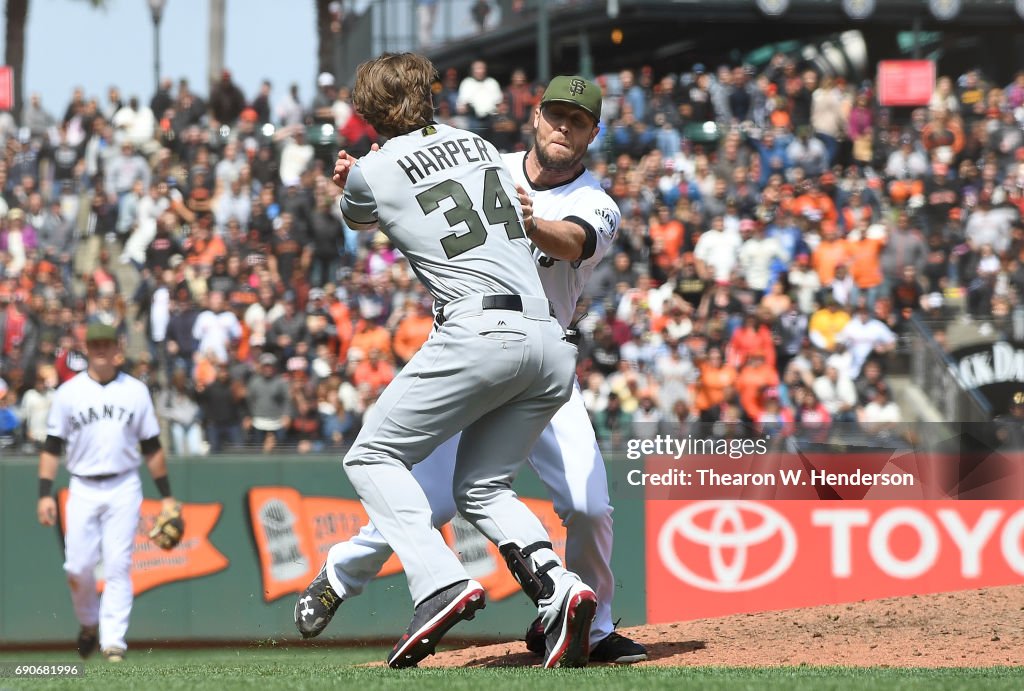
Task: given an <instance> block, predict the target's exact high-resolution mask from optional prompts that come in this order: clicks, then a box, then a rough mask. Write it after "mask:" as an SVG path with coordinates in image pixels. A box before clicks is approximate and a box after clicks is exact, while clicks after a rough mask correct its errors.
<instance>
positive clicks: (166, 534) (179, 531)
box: [149, 503, 185, 549]
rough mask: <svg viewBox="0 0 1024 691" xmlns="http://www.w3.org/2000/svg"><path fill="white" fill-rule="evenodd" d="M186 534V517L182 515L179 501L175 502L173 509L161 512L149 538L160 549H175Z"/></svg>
mask: <svg viewBox="0 0 1024 691" xmlns="http://www.w3.org/2000/svg"><path fill="white" fill-rule="evenodd" d="M184 534H185V519H183V518H182V517H181V504H180V503H179V504H175V505H174V508H173V509H170V510H164V511H161V512H160V515H159V516H157V519H156V523H155V524H154V525H153V529H152V530H151V531H149V538H150V539H151V540H152V541H153V542H154V543H155V544H156V546H157V547H159V548H160V549H174V548H175V546H177V544H178V543H179V542H181V538H182V536H184Z"/></svg>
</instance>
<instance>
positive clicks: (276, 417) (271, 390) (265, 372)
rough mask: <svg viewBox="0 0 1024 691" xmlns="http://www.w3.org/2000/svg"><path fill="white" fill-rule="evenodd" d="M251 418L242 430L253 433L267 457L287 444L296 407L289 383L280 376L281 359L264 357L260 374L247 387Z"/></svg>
mask: <svg viewBox="0 0 1024 691" xmlns="http://www.w3.org/2000/svg"><path fill="white" fill-rule="evenodd" d="M245 400H246V407H247V415H246V417H245V418H244V419H243V420H242V428H243V429H245V430H252V432H253V434H254V435H255V441H256V442H257V443H259V444H261V446H262V448H263V453H270V452H271V451H273V450H274V447H275V446H277V444H278V443H279V442H283V441H284V439H285V437H286V436H287V433H288V427H289V426H290V424H291V418H292V407H291V395H290V391H289V389H288V382H287V381H285V378H284V377H283V376H281V375H280V374H279V373H278V372H277V358H276V357H274V355H273V354H271V353H263V354H262V355H260V359H259V371H258V373H257V374H255V375H253V376H252V377H251V378H250V379H249V381H248V383H247V384H246V394H245Z"/></svg>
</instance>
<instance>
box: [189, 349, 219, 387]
mask: <svg viewBox="0 0 1024 691" xmlns="http://www.w3.org/2000/svg"><path fill="white" fill-rule="evenodd" d="M216 379H217V363H216V362H214V361H213V360H211V359H210V358H207V357H202V356H200V357H199V359H198V360H196V367H195V372H194V373H193V375H192V380H193V381H194V382H195V383H196V385H197V386H209V385H210V384H212V383H213V382H214V380H216Z"/></svg>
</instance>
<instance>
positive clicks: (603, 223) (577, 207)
mask: <svg viewBox="0 0 1024 691" xmlns="http://www.w3.org/2000/svg"><path fill="white" fill-rule="evenodd" d="M561 220H564V221H571V222H573V223H577V224H579V225H580V226H582V227H583V229H584V230H585V231H586V232H587V238H588V239H587V240H586V241H584V255H585V257H586V258H585V259H582V260H580V261H578V262H574V263H573V266H574V267H575V268H577V269H578V268H580V267H581V266H597V264H599V263H600V262H601V260H602V259H604V256H605V255H606V254H608V250H609V248H611V246H612V243H613V242H614V241H615V233H616V232H617V231H618V229H619V222H620V221H621V220H622V212H621V211H619V207H618V206H617V205H616V204H615V202H614V201H612V198H611V197H609V196H608V195H607V194H605V193H604V192H603V191H601V190H596V189H594V190H588V194H587V195H585V196H581V199H580V203H576V204H573V209H572V213H570V214H569V215H568V216H566V217H565V218H564V219H561ZM591 237H592V238H593V240H590V238H591ZM589 242H593V243H594V246H593V248H591V247H588V246H587V245H588V243H589Z"/></svg>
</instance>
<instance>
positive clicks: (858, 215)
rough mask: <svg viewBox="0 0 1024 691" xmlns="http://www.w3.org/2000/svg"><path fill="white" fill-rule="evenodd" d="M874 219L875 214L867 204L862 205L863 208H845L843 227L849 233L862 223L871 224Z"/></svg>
mask: <svg viewBox="0 0 1024 691" xmlns="http://www.w3.org/2000/svg"><path fill="white" fill-rule="evenodd" d="M874 218H875V213H874V212H873V211H872V210H871V207H870V206H868V205H867V204H862V205H861V206H856V207H855V206H846V207H843V227H844V228H846V230H847V231H850V230H853V229H854V228H857V227H859V226H860V223H861V221H867V222H868V223H869V224H870V223H871V222H872V221H873V220H874Z"/></svg>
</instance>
